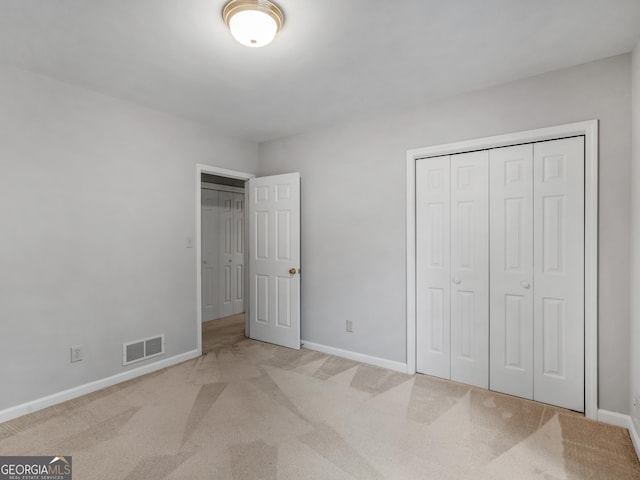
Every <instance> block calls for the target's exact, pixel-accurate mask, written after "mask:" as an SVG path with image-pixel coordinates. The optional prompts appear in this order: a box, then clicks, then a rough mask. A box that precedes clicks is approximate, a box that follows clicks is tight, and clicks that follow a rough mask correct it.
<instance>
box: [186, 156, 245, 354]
mask: <svg viewBox="0 0 640 480" xmlns="http://www.w3.org/2000/svg"><path fill="white" fill-rule="evenodd" d="M253 177H254V175H252V174H249V173H245V172H237V171H233V170H227V169H222V168H218V167H213V166H208V165H197V166H196V192H197V195H196V197H197V198H196V247H197V248H196V257H197V258H196V261H197V302H198V304H197V309H198V315H197V322H198V324H197V329H196V331H197V332H198V333H197V335H198V339H197V341H198V351H199V352H200V353H202V331H203V323H204V322H207V321H211V320H216V319H220V318H226V317H229V316H232V315H239V314H242V313H243V312H246V311H247V309H248V301H247V295H246V294H245V292H247V291H248V289H247V275H246V265H247V253H246V252H247V239H246V238H245V234H244V233H245V232H246V231H247V228H246V227H247V224H246V216H245V214H244V207H245V205H246V196H245V188H244V184H245V182H246V181H247V180H249V179H250V178H253ZM245 318H246V315H245ZM245 334H246V335H247V336H248V335H249V326H248V324H247V321H246V320H245Z"/></svg>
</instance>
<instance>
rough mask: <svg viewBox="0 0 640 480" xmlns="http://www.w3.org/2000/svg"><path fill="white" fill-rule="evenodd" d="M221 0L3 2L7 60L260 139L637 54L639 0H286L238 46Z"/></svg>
mask: <svg viewBox="0 0 640 480" xmlns="http://www.w3.org/2000/svg"><path fill="white" fill-rule="evenodd" d="M224 3H225V0H0V63H4V64H8V65H13V66H16V67H20V68H24V69H27V70H31V71H35V72H38V73H42V74H46V75H50V76H51V77H54V78H57V79H60V80H63V81H67V82H71V83H74V84H77V85H82V86H85V87H88V88H91V89H95V90H98V91H102V92H105V93H107V94H109V95H113V96H115V97H120V98H124V99H128V100H130V101H133V102H136V103H139V104H142V105H146V106H150V107H153V108H156V109H159V110H162V111H166V112H169V113H172V114H175V115H179V116H183V117H187V118H190V119H194V120H197V121H201V122H206V123H208V124H209V125H211V126H212V127H214V128H216V129H218V130H220V131H223V132H226V133H228V134H231V135H233V136H237V137H241V138H244V139H248V140H252V141H263V140H267V139H273V138H277V137H281V136H286V135H290V134H293V133H299V132H302V131H305V130H309V129H312V128H314V127H317V126H321V125H325V124H329V123H332V122H336V121H339V120H341V119H344V118H347V117H349V116H353V115H363V114H367V113H370V112H373V111H377V110H383V109H387V108H395V107H406V106H408V105H411V104H418V103H424V102H426V101H429V100H433V99H436V98H441V97H445V96H450V95H455V94H458V93H461V92H465V91H470V90H475V89H479V88H483V87H486V86H489V85H496V84H500V83H504V82H507V81H510V80H514V79H518V78H523V77H527V76H531V75H535V74H539V73H543V72H548V71H551V70H556V69H559V68H563V67H566V66H570V65H577V64H580V63H585V62H589V61H592V60H596V59H599V58H604V57H608V56H612V55H617V54H621V53H625V52H629V51H630V50H631V49H632V48H633V46H634V45H635V43H636V42H637V41H638V39H640V0H387V1H382V0H279V1H278V2H277V3H278V5H280V7H281V8H282V10H283V11H284V14H285V25H284V27H283V29H282V31H281V32H280V33H279V34H278V36H277V37H276V39H275V41H274V42H273V43H272V44H271V45H269V46H267V47H264V48H261V49H250V48H246V47H242V46H241V45H239V44H237V43H236V42H235V41H234V40H233V39H232V37H231V36H230V34H229V32H228V30H227V28H226V26H225V25H224V23H223V21H222V19H221V11H222V8H223V6H224Z"/></svg>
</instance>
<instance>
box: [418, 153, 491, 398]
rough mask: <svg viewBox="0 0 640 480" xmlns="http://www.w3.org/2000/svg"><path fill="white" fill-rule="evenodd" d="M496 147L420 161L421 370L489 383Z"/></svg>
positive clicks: (419, 301)
mask: <svg viewBox="0 0 640 480" xmlns="http://www.w3.org/2000/svg"><path fill="white" fill-rule="evenodd" d="M488 158H489V155H488V152H487V151H481V152H472V153H465V154H459V155H452V156H446V157H439V158H436V159H429V160H423V161H419V162H418V165H417V166H416V169H417V170H416V178H417V181H418V182H420V184H421V187H422V188H419V189H418V190H417V198H416V200H417V205H416V207H417V215H418V218H419V219H421V220H420V221H418V222H417V226H418V229H417V240H418V245H421V246H424V247H425V248H419V249H418V251H417V262H418V265H419V268H418V276H417V288H418V291H419V292H420V293H421V294H420V295H418V305H417V314H418V315H417V318H418V324H417V339H418V351H419V352H421V353H422V355H418V362H419V364H418V366H417V367H418V371H420V372H423V373H427V374H430V375H436V376H440V377H444V378H451V379H452V380H455V381H458V382H462V383H468V384H470V385H475V386H479V387H483V388H488V385H489V316H488V315H489V257H488V250H489V237H488V234H487V228H488V221H489V218H488V203H489V201H488V185H489V182H488V176H489V164H488Z"/></svg>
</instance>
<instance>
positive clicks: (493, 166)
mask: <svg viewBox="0 0 640 480" xmlns="http://www.w3.org/2000/svg"><path fill="white" fill-rule="evenodd" d="M489 155H490V190H491V195H490V205H491V217H490V227H489V231H490V232H491V254H490V258H491V280H490V290H491V322H490V345H491V349H490V360H489V362H490V379H491V381H490V388H491V390H495V391H497V392H503V393H508V394H511V395H516V396H519V397H523V398H529V399H531V398H533V288H534V285H533V145H532V144H528V145H518V146H514V147H507V148H498V149H495V150H491V151H490V154H489Z"/></svg>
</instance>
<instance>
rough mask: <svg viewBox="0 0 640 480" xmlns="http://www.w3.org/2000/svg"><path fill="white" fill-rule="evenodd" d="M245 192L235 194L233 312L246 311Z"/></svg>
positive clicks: (232, 261) (232, 260)
mask: <svg viewBox="0 0 640 480" xmlns="http://www.w3.org/2000/svg"><path fill="white" fill-rule="evenodd" d="M244 241H245V239H244V193H234V194H233V251H232V259H231V263H232V265H233V274H232V280H233V286H232V289H231V292H232V295H233V298H232V301H233V313H234V314H237V313H242V312H244Z"/></svg>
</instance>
